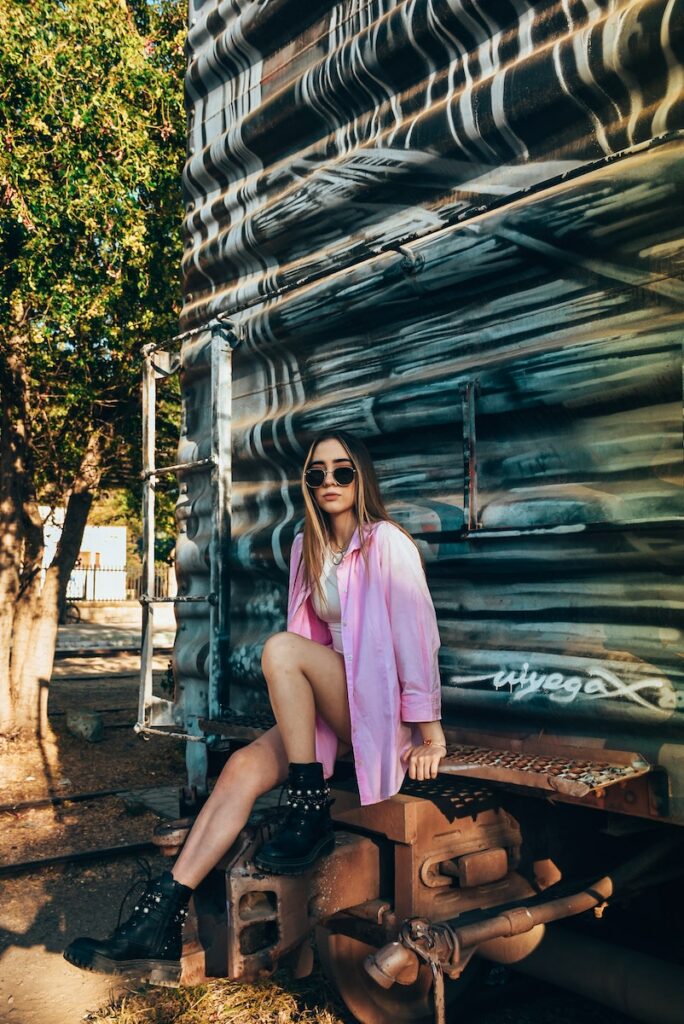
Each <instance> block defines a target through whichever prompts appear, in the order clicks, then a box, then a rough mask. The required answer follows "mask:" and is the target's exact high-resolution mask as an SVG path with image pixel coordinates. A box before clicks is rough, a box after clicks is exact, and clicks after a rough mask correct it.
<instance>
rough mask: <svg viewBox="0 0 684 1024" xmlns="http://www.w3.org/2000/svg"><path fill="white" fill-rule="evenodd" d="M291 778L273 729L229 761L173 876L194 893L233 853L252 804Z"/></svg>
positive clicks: (188, 839) (187, 842)
mask: <svg viewBox="0 0 684 1024" xmlns="http://www.w3.org/2000/svg"><path fill="white" fill-rule="evenodd" d="M286 778H287V755H286V753H285V748H284V746H283V743H282V740H281V738H280V730H279V729H278V726H277V725H276V726H274V727H273V728H272V729H269V730H268V732H265V733H264V735H263V736H260V737H259V739H258V740H255V741H254V742H253V743H250V744H249V746H247V747H243V748H242V749H240V750H236V751H235V753H234V754H232V755H231V756H230V757H229V758H228V760H227V761H226V763H225V765H224V767H223V770H222V772H221V774H220V775H219V777H218V779H217V780H216V785H215V786H214V789H213V791H212V793H211V796H210V797H209V799H208V800H207V802H206V803H205V805H204V807H203V808H202V810H201V811H200V813H199V814H198V815H197V819H196V821H195V823H194V825H193V826H192V829H191V830H190V833H189V835H188V837H187V839H186V840H185V843H184V845H183V849H182V850H181V852H180V855H179V857H178V860H177V861H176V863H175V864H174V866H173V870H172V874H173V877H174V878H175V879H176V881H177V882H181V883H182V884H183V885H188V886H190V888H192V889H195V888H196V887H197V886H198V885H199V883H200V882H201V881H202V879H203V878H204V877H205V876H206V875H208V874H209V872H210V871H211V869H212V868H214V867H215V866H216V864H217V863H218V861H219V860H220V859H221V857H223V856H224V854H225V853H226V852H227V851H228V850H229V849H230V847H231V846H232V845H233V843H234V842H235V839H236V838H237V835H238V833H239V832H240V830H241V829H243V828H244V826H245V824H246V822H247V819H248V818H249V815H250V814H251V811H252V808H253V806H254V801H255V800H256V798H257V797H259V796H261V795H262V794H263V793H267V792H268V790H269V789H273V787H274V786H277V785H279V784H280V783H282V782H284V781H285V779H286Z"/></svg>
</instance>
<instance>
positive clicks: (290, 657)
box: [261, 633, 351, 764]
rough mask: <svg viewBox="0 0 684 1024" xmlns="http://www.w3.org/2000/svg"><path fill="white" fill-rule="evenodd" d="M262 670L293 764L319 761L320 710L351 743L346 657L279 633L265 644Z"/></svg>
mask: <svg viewBox="0 0 684 1024" xmlns="http://www.w3.org/2000/svg"><path fill="white" fill-rule="evenodd" d="M261 667H262V669H263V673H264V677H265V679H266V682H267V684H268V693H269V697H270V699H271V706H272V708H273V713H274V714H275V716H276V721H277V722H278V727H279V729H280V736H281V739H282V743H283V746H284V748H285V750H286V752H287V760H288V761H295V762H298V763H305V764H306V763H310V762H312V761H314V760H315V759H316V752H315V742H314V738H315V733H314V728H315V720H316V712H317V711H318V713H319V714H320V715H321V717H322V718H324V719H325V721H326V722H327V723H328V725H329V726H330V727H331V729H333V731H334V732H335V733H336V735H337V736H338V737H339V738H340V739H341V740H342V741H343V742H344V743H347V744H350V743H351V722H350V718H349V701H348V697H347V680H346V675H345V671H344V658H343V657H342V655H341V654H338V653H337V652H336V651H333V650H332V649H331V648H330V647H324V646H323V645H322V644H319V643H316V642H315V641H314V640H307V639H306V638H305V637H301V636H298V635H297V634H296V633H276V634H274V636H271V637H269V638H268V640H267V641H266V644H265V645H264V653H263V655H262V659H261Z"/></svg>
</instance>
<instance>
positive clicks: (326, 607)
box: [311, 551, 344, 654]
mask: <svg viewBox="0 0 684 1024" xmlns="http://www.w3.org/2000/svg"><path fill="white" fill-rule="evenodd" d="M321 585H322V587H323V593H324V594H325V603H323V602H322V601H321V599H320V598H319V596H318V592H317V591H316V590H314V593H313V596H312V599H311V600H312V603H313V608H314V611H315V612H316V615H318V617H319V619H323V621H324V622H327V623H328V627H329V629H330V635H331V636H332V642H333V650H335V651H337V652H338V654H343V653H344V648H343V646H342V626H341V622H342V607H341V605H340V591H339V587H338V585H337V566H336V565H335V563H334V562H333V560H332V552H331V551H328V552H327V553H326V556H325V561H324V562H323V571H322V572H321Z"/></svg>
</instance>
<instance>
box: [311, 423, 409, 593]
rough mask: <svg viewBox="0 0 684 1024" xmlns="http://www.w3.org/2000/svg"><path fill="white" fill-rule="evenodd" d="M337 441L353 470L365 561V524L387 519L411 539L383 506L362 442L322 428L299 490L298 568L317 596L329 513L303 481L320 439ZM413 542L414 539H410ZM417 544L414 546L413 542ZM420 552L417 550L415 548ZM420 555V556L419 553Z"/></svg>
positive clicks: (342, 431) (328, 525)
mask: <svg viewBox="0 0 684 1024" xmlns="http://www.w3.org/2000/svg"><path fill="white" fill-rule="evenodd" d="M331 440H335V441H339V443H340V444H341V445H342V447H343V448H344V450H345V451H346V453H347V455H348V456H349V461H350V462H351V464H352V466H353V467H354V469H355V470H356V475H355V480H356V502H355V507H354V513H355V515H356V522H357V526H358V530H359V540H360V542H361V554H362V556H363V558H364V560H366V561H367V557H368V552H367V546H368V527H369V526H371V525H372V524H373V523H380V522H389V523H394V525H395V526H396V527H398V529H400V530H401V531H402V533H405V534H406V536H407V537H409V538H410V539H411V541H413V537H411V534H410V533H409V532H408V531H407V530H405V529H404V527H403V526H400V524H399V523H397V522H395V521H394V519H392V518H391V517H390V515H389V513H388V511H387V509H386V508H385V503H384V501H383V500H382V495H381V494H380V487H379V485H378V478H377V475H376V472H375V466H374V465H373V460H372V459H371V457H370V454H369V452H368V449H367V448H366V446H365V444H364V443H363V441H361V440H360V439H359V438H358V437H354V435H353V434H350V433H349V432H348V431H347V430H325V431H321V433H320V434H317V436H316V437H315V438H314V439H313V441H312V442H311V447H310V448H309V451H308V452H307V456H306V459H305V460H304V467H303V469H302V481H301V483H302V493H303V495H304V513H305V515H304V537H303V544H302V560H301V562H300V565H299V567H298V570H297V571H298V572H299V569H302V571H303V573H304V582H305V583H306V584H307V585H309V586H310V587H312V588H314V587H315V588H316V590H317V591H318V593H319V595H320V597H321V599H324V595H323V592H322V588H321V573H322V571H323V562H324V560H325V554H326V548H327V547H328V545H329V543H330V539H331V531H330V516H329V515H328V513H327V512H326V511H325V509H322V508H321V507H320V506H319V505H318V504H317V502H316V501H315V500H314V498H313V496H312V495H311V492H310V490H309V488H308V486H307V484H306V471H307V469H308V468H309V465H310V464H311V460H312V459H313V454H314V451H315V449H316V446H317V445H319V444H320V443H321V441H331ZM414 543H415V541H414ZM416 547H418V545H416ZM419 551H420V549H419ZM421 558H422V556H421Z"/></svg>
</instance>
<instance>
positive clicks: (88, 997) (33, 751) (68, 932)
mask: <svg viewBox="0 0 684 1024" xmlns="http://www.w3.org/2000/svg"><path fill="white" fill-rule="evenodd" d="M72 632H75V631H74V630H72ZM84 632H85V631H84V629H83V628H81V629H80V632H79V635H78V638H77V639H78V641H79V643H81V644H83V643H84ZM64 639H65V640H67V641H69V642H71V641H72V640H73V639H75V637H69V638H66V637H65V638H64ZM167 660H168V659H167ZM164 667H165V664H164V662H162V663H160V664H159V665H158V668H159V669H160V671H162V670H163V668H164ZM136 670H137V659H135V658H134V657H133V656H131V655H128V654H124V653H120V654H118V655H112V656H110V657H108V658H101V657H100V658H97V659H95V658H83V657H81V658H73V659H69V660H68V661H58V662H57V664H56V670H55V674H54V677H53V680H52V683H51V688H50V706H49V712H50V716H51V722H52V725H53V728H54V730H55V733H56V736H57V743H56V744H55V745H54V746H51V747H50V748H49V749H48V748H41V747H38V748H37V747H35V745H26V744H18V743H5V744H4V745H3V746H2V747H0V804H2V805H7V804H14V803H16V802H20V801H26V800H35V799H37V798H42V797H46V796H64V795H66V794H69V793H78V792H92V791H97V790H103V789H121V790H124V791H125V790H128V789H131V788H133V789H140V788H142V787H161V788H163V787H167V789H169V790H170V792H173V789H174V788H175V787H177V786H179V785H180V784H181V783H182V781H183V775H184V752H183V749H182V745H181V744H179V743H177V742H175V741H171V740H162V741H161V743H159V742H156V743H146V742H145V741H144V740H142V739H141V738H140V737H138V736H136V735H135V734H134V733H133V730H132V725H133V722H134V720H135V709H136V700H137V689H138V687H137V680H136V677H135V673H136ZM104 708H106V709H121V710H115V711H111V710H108V711H107V713H106V714H105V715H104V722H105V729H104V739H103V740H102V741H101V742H99V743H86V742H85V741H83V740H81V739H77V738H76V737H74V736H72V735H70V734H69V733H68V732H67V729H66V712H67V711H69V710H71V709H79V710H84V709H93V710H95V709H97V710H100V709H104ZM157 820H158V819H157V817H156V815H155V814H153V813H152V812H151V811H145V810H144V809H143V808H141V807H140V806H139V805H136V804H135V802H131V801H130V800H124V799H122V798H121V797H110V798H107V799H104V800H97V801H90V802H86V803H70V804H62V805H59V806H57V807H48V808H36V809H27V808H20V809H18V810H9V811H4V812H2V813H0V865H8V864H16V863H18V862H21V861H25V860H29V859H37V858H42V857H46V856H52V855H55V854H61V853H64V852H66V851H75V850H87V849H93V848H101V847H106V846H110V845H115V844H117V845H118V844H121V843H125V842H136V841H147V840H149V837H150V835H151V832H152V829H153V827H154V825H155V824H156V822H157ZM150 859H151V863H152V865H153V866H154V867H155V868H156V869H157V870H160V869H161V867H162V866H167V865H166V862H165V861H163V859H162V858H160V857H157V856H156V855H155V856H153V857H151V858H150ZM138 870H139V869H138V867H137V865H136V861H135V858H133V857H127V858H125V859H118V860H113V861H108V862H107V861H104V862H103V861H99V862H89V863H85V864H79V865H77V866H76V865H71V866H67V867H53V868H47V869H42V870H40V871H36V872H33V873H31V874H23V875H21V876H18V877H0V1024H78V1022H79V1021H82V1020H84V1019H88V1017H87V1015H88V1014H89V1013H94V1012H95V1011H97V1010H98V1009H100V1008H102V1007H103V1006H106V1005H107V1004H108V1003H109V1002H110V1001H111V999H112V998H113V997H115V996H117V995H120V994H121V993H122V992H124V991H126V988H125V986H122V984H121V983H118V982H117V981H116V979H112V978H108V977H106V976H103V975H98V974H89V973H85V972H83V971H79V970H77V969H76V968H75V967H72V966H71V965H70V964H68V963H67V962H66V961H65V960H64V959H63V957H62V950H63V949H64V946H65V945H66V943H67V942H69V941H70V940H71V939H73V938H75V937H76V936H78V935H95V936H98V937H99V936H105V935H107V934H108V933H109V932H110V931H111V929H112V928H113V927H114V926H115V924H116V919H117V913H118V909H119V903H120V901H121V899H122V897H123V896H124V894H125V893H126V891H127V890H128V889H129V887H130V885H131V880H132V878H133V876H134V875H135V874H136V872H138Z"/></svg>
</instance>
